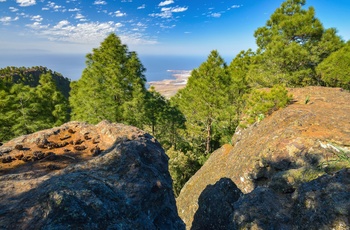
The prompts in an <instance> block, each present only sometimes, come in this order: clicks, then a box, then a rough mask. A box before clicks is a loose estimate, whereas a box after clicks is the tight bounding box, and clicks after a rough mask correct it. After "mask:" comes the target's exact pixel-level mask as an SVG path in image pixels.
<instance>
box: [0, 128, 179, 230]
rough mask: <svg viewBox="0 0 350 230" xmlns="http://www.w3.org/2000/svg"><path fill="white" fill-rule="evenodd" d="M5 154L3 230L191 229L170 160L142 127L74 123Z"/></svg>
mask: <svg viewBox="0 0 350 230" xmlns="http://www.w3.org/2000/svg"><path fill="white" fill-rule="evenodd" d="M0 155H1V156H0V199H1V203H0V229H184V228H185V227H184V224H183V222H182V221H181V219H180V218H179V217H178V214H177V209H176V205H175V199H174V195H173V192H172V180H171V178H170V175H169V172H168V157H167V156H166V155H165V153H164V150H163V149H162V148H161V146H160V145H159V143H158V142H157V141H156V140H155V139H154V138H153V137H152V136H151V135H149V134H147V133H144V132H143V131H141V130H139V129H136V128H134V127H130V126H125V125H121V124H111V123H108V122H101V123H99V124H98V125H96V126H93V125H88V124H85V123H78V122H70V123H67V124H64V125H62V126H61V127H58V128H53V129H50V130H44V131H40V132H37V133H34V134H31V135H27V136H21V137H19V138H16V139H14V140H12V141H9V142H7V143H4V144H3V146H1V147H0Z"/></svg>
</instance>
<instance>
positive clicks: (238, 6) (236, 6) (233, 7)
mask: <svg viewBox="0 0 350 230" xmlns="http://www.w3.org/2000/svg"><path fill="white" fill-rule="evenodd" d="M242 6H243V5H233V6H231V8H232V9H235V8H240V7H242Z"/></svg>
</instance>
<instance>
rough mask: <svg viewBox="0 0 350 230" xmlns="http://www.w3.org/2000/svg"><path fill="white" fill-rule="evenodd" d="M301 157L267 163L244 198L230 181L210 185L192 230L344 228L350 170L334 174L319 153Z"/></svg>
mask: <svg viewBox="0 0 350 230" xmlns="http://www.w3.org/2000/svg"><path fill="white" fill-rule="evenodd" d="M301 158H302V159H303V161H302V162H303V163H302V164H299V163H295V162H292V161H290V160H289V159H280V160H279V161H267V160H265V162H264V163H263V164H260V166H263V167H260V168H259V167H258V168H257V170H256V171H255V172H254V173H253V174H252V175H251V179H252V181H253V182H254V185H255V189H254V190H253V191H252V192H250V193H248V194H242V193H241V191H240V190H239V189H238V188H237V186H236V185H235V184H234V183H233V182H232V181H231V179H229V178H221V179H220V180H219V181H218V182H216V183H215V184H214V185H208V186H207V187H206V188H205V189H204V190H203V192H202V193H201V195H200V196H199V199H198V205H199V208H198V210H197V212H196V213H195V215H194V220H193V223H192V227H191V229H193V230H198V229H286V230H289V229H291V230H292V229H315V230H316V229H348V227H349V226H350V169H349V168H346V169H342V170H337V171H332V170H334V168H327V167H324V164H322V162H321V159H322V158H321V157H320V156H318V155H317V154H305V156H301ZM322 167H324V168H322Z"/></svg>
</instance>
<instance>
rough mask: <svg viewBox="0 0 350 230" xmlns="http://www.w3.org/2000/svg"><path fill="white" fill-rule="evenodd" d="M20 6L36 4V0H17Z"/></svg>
mask: <svg viewBox="0 0 350 230" xmlns="http://www.w3.org/2000/svg"><path fill="white" fill-rule="evenodd" d="M16 2H17V3H18V4H19V6H32V5H35V4H36V0H16Z"/></svg>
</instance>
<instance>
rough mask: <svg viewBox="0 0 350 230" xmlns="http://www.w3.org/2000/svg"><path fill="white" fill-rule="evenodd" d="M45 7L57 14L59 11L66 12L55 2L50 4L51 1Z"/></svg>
mask: <svg viewBox="0 0 350 230" xmlns="http://www.w3.org/2000/svg"><path fill="white" fill-rule="evenodd" d="M47 7H48V8H50V9H53V10H54V11H56V12H58V11H61V12H65V11H67V10H66V9H65V7H64V6H60V5H57V4H56V3H55V2H51V1H49V2H48V3H47ZM43 10H44V8H43ZM45 10H47V9H46V8H45Z"/></svg>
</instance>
